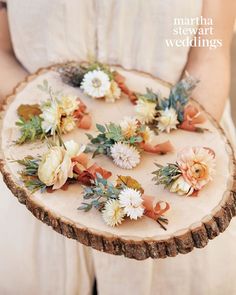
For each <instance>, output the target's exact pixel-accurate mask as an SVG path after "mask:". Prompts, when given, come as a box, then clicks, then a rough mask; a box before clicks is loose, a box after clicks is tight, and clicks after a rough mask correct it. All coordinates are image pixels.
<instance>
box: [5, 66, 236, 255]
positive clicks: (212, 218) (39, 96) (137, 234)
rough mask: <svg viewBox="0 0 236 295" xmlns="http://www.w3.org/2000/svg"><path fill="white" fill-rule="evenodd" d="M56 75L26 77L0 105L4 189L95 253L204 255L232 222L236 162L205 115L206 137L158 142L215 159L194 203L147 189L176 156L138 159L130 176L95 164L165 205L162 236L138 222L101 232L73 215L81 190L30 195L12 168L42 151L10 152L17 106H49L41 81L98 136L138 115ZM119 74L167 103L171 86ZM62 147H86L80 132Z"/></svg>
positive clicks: (184, 135) (97, 223)
mask: <svg viewBox="0 0 236 295" xmlns="http://www.w3.org/2000/svg"><path fill="white" fill-rule="evenodd" d="M56 67H57V66H53V67H50V68H45V69H41V70H39V71H38V72H36V73H35V74H32V75H29V76H28V77H27V78H26V79H25V80H24V81H23V82H21V83H20V84H19V85H18V86H17V87H16V88H15V89H14V91H13V93H12V94H11V95H9V96H8V97H7V98H6V100H5V102H4V104H3V105H2V108H3V112H2V120H1V162H0V169H1V172H2V174H3V178H4V181H5V183H6V185H7V186H8V187H9V189H10V190H11V191H12V193H13V194H14V195H15V196H16V197H17V199H18V201H19V202H20V203H22V204H24V205H25V206H26V207H27V208H28V210H30V211H31V212H32V214H33V215H34V216H35V217H36V218H38V219H39V220H41V221H42V222H44V223H46V224H47V225H49V226H51V227H52V228H53V229H54V230H55V231H57V232H58V233H60V234H63V235H64V236H66V237H68V238H72V239H75V240H77V241H79V242H80V243H82V244H84V245H86V246H90V247H92V248H94V249H97V250H99V251H103V252H106V253H110V254H114V255H124V256H126V257H129V258H133V259H137V260H143V259H146V258H148V257H151V258H155V259H156V258H166V257H174V256H176V255H178V254H179V253H182V254H186V253H189V252H191V251H192V250H193V249H194V248H203V247H205V246H206V245H207V244H208V242H209V240H211V239H214V238H215V237H217V236H218V235H219V234H220V233H222V232H223V231H225V230H226V228H227V227H228V225H229V223H230V220H231V219H232V217H233V216H235V215H236V193H235V191H236V167H235V163H236V162H235V158H234V153H233V149H232V146H231V144H230V143H229V141H228V140H227V138H226V136H225V134H224V131H223V130H222V129H221V127H220V126H219V125H218V123H217V122H216V121H215V120H214V119H213V118H212V117H211V116H210V115H209V114H207V113H206V112H205V113H206V116H207V118H208V121H207V122H206V123H204V126H203V127H205V128H207V129H209V131H207V132H205V133H204V134H200V133H191V132H187V131H183V130H176V131H173V132H172V133H171V134H169V135H168V134H161V135H160V136H158V137H157V138H156V139H155V140H156V142H157V143H158V142H162V141H164V140H166V139H170V140H171V142H172V143H173V144H174V146H175V148H176V152H178V151H179V150H181V149H182V148H184V147H186V146H196V145H197V146H208V147H210V148H212V149H213V150H214V151H215V153H216V162H217V164H216V175H215V177H214V180H213V181H212V182H211V183H209V184H208V185H207V186H206V187H205V188H204V189H203V190H202V191H201V192H200V194H199V197H197V198H193V197H188V198H185V197H180V196H178V195H176V194H173V193H170V192H168V191H166V190H164V189H163V187H161V186H156V185H155V184H154V183H153V182H152V181H151V178H152V175H151V172H152V171H153V170H155V165H154V163H155V162H156V163H159V164H166V163H169V162H174V161H175V159H176V152H175V153H172V154H168V155H164V156H159V155H151V154H143V155H142V161H141V164H140V165H139V166H138V167H136V168H135V169H133V170H131V171H129V170H128V171H127V170H122V169H120V168H118V167H116V166H115V165H114V164H113V163H112V161H111V160H109V159H107V158H106V157H104V156H100V157H98V158H97V159H95V161H96V162H97V163H98V164H99V165H102V166H103V167H104V168H105V169H108V170H110V171H112V173H113V176H112V178H111V179H115V178H116V176H117V175H130V176H133V177H134V178H136V179H137V180H138V181H139V182H141V183H142V185H143V187H144V190H145V193H146V194H148V195H153V196H154V197H155V198H156V199H159V200H163V201H167V202H169V203H170V205H171V208H172V209H171V210H170V211H169V212H168V213H167V218H168V219H169V225H168V228H167V231H164V230H163V229H161V228H160V227H159V225H158V224H157V223H156V222H155V221H154V220H152V219H150V218H148V217H143V218H141V219H139V220H138V221H131V220H127V221H125V222H124V223H123V224H122V225H120V226H118V227H116V228H112V227H109V226H106V225H105V224H104V222H103V220H102V217H101V214H100V213H99V212H97V211H95V210H91V211H90V212H88V213H85V212H82V211H78V210H77V208H78V207H79V205H80V203H81V202H82V201H83V200H82V196H81V192H82V189H81V187H80V185H79V184H75V185H71V186H70V187H69V189H68V191H66V192H65V191H62V190H58V191H56V192H54V193H52V194H49V193H43V194H42V193H40V192H36V193H34V194H31V193H30V192H29V191H27V189H25V188H24V186H23V185H22V183H21V182H20V180H19V176H18V173H17V172H18V171H19V170H20V168H21V167H20V166H19V165H18V164H17V163H15V162H13V161H12V160H16V159H19V158H23V157H24V156H27V155H33V156H34V155H38V154H40V153H42V152H44V151H45V150H46V147H45V144H42V143H41V142H37V143H32V144H25V145H23V146H19V145H14V144H13V142H14V141H15V140H16V139H17V138H18V137H19V130H18V128H17V127H16V126H15V122H16V121H17V114H16V109H17V107H18V106H19V105H20V104H21V103H29V104H34V103H39V102H40V101H42V100H44V99H46V98H47V97H46V94H44V93H42V92H40V90H39V89H38V88H37V85H38V84H40V83H42V81H43V80H45V79H47V80H48V82H49V84H50V85H51V86H52V87H53V88H54V89H55V90H63V92H64V93H65V94H73V95H77V96H79V97H80V98H81V99H82V100H83V101H84V102H85V103H86V105H87V106H88V108H89V111H90V112H91V113H92V116H93V127H92V130H91V133H95V123H100V124H103V123H107V122H109V121H113V122H119V121H120V120H121V119H122V118H123V117H124V116H132V115H134V114H135V112H134V107H133V105H132V104H131V103H130V102H129V101H128V99H127V98H126V97H122V98H121V99H120V100H119V101H118V102H116V103H115V104H109V103H105V102H103V101H100V100H93V99H90V98H88V97H86V96H85V95H84V94H83V93H82V92H81V91H80V89H78V88H73V87H71V86H68V85H65V84H63V83H62V81H61V79H60V77H59V74H58V73H57V72H56ZM118 70H119V72H120V73H121V74H123V75H124V76H125V77H126V81H127V84H128V86H129V87H130V89H132V90H135V91H138V92H144V91H145V88H146V87H149V88H152V89H153V90H154V91H157V90H161V91H162V92H163V93H164V94H165V95H168V92H169V86H170V85H169V84H168V83H165V82H162V81H160V80H159V79H156V78H154V77H152V76H150V75H147V74H145V73H140V72H135V71H126V70H124V69H122V68H118ZM195 103H196V102H195ZM199 107H200V106H199ZM200 108H202V107H200ZM202 110H203V109H202ZM203 111H204V110H203ZM64 139H65V140H68V139H74V140H76V141H78V142H83V143H86V142H87V138H86V136H85V132H84V131H82V130H79V129H77V130H75V131H73V132H72V133H71V134H68V135H66V136H65V138H64Z"/></svg>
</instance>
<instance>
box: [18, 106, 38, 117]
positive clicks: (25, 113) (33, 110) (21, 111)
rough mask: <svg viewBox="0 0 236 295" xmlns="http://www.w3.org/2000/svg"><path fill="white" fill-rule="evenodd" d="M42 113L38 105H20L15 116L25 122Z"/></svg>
mask: <svg viewBox="0 0 236 295" xmlns="http://www.w3.org/2000/svg"><path fill="white" fill-rule="evenodd" d="M41 113H42V111H41V110H40V106H39V105H38V104H21V105H20V106H19V107H18V109H17V114H18V116H19V117H22V118H23V119H24V120H25V121H28V120H29V119H30V118H31V117H33V116H39V115H40V114H41Z"/></svg>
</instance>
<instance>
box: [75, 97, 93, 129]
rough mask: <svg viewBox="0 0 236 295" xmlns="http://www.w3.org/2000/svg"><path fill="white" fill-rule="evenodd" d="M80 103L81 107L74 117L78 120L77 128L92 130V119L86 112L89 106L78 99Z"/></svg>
mask: <svg viewBox="0 0 236 295" xmlns="http://www.w3.org/2000/svg"><path fill="white" fill-rule="evenodd" d="M77 100H78V101H79V107H78V109H77V110H76V111H75V112H74V117H75V118H76V119H77V120H78V121H77V127H78V128H81V129H90V128H91V125H92V118H91V116H90V115H89V114H88V113H87V112H86V110H87V106H86V105H85V104H84V103H83V102H82V100H81V99H79V98H78V99H77Z"/></svg>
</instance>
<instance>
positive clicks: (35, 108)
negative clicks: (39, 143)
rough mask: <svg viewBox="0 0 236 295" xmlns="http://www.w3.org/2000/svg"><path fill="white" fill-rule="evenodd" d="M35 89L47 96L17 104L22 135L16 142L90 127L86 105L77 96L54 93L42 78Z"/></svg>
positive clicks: (89, 117)
mask: <svg viewBox="0 0 236 295" xmlns="http://www.w3.org/2000/svg"><path fill="white" fill-rule="evenodd" d="M38 88H39V89H40V90H42V91H44V92H46V93H47V94H48V96H49V97H48V99H47V100H46V101H44V102H42V103H41V105H39V104H34V105H24V104H22V105H20V106H19V107H18V109H17V113H18V116H19V120H18V121H17V122H16V125H17V126H19V127H20V132H21V136H20V138H19V139H18V140H17V143H18V144H23V143H25V142H30V141H34V140H36V139H43V138H44V137H45V136H54V135H60V134H66V133H69V132H71V131H72V130H73V129H75V128H76V127H77V128H82V129H89V128H90V127H91V124H92V119H91V116H90V115H89V113H88V112H87V107H86V105H85V104H84V103H83V102H82V101H81V100H80V99H79V98H77V97H75V96H69V95H63V94H61V93H59V92H54V91H53V89H52V87H50V86H49V85H48V82H47V80H44V81H43V84H42V85H38Z"/></svg>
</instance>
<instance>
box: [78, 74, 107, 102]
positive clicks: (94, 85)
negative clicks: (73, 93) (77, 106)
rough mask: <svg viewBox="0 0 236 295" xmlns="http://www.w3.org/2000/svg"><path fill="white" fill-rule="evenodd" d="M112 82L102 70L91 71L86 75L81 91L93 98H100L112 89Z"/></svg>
mask: <svg viewBox="0 0 236 295" xmlns="http://www.w3.org/2000/svg"><path fill="white" fill-rule="evenodd" d="M110 84H111V83H110V80H109V77H108V75H107V74H106V73H104V72H103V71H100V70H94V71H89V72H88V73H86V74H85V75H84V78H83V81H82V83H81V86H80V87H81V89H83V90H84V92H85V93H86V94H88V95H89V96H91V97H94V98H99V97H103V96H105V95H106V93H107V92H108V91H109V89H110Z"/></svg>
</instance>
